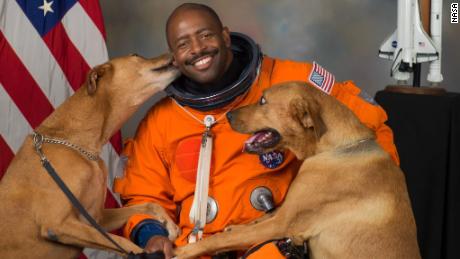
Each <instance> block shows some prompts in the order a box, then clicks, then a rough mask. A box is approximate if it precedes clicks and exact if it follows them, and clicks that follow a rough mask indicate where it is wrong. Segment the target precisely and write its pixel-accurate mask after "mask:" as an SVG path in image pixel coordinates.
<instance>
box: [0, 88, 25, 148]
mask: <svg viewBox="0 0 460 259" xmlns="http://www.w3.org/2000/svg"><path fill="white" fill-rule="evenodd" d="M0 118H2V123H0V135H2V136H3V138H4V141H5V143H6V144H7V145H8V146H9V148H10V150H12V151H13V152H14V153H16V152H18V150H19V148H20V147H21V145H22V142H23V141H24V136H26V135H28V134H30V133H31V132H32V128H31V127H30V125H29V123H28V122H27V120H26V118H24V116H23V115H22V113H21V111H19V109H18V107H17V106H16V104H15V103H14V102H13V101H12V100H11V98H10V96H9V95H8V93H7V92H5V89H4V87H3V85H2V84H0Z"/></svg>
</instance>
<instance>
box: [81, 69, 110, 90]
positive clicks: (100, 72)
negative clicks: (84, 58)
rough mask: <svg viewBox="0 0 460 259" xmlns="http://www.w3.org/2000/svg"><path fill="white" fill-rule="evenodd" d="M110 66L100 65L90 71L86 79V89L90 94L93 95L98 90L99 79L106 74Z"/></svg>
mask: <svg viewBox="0 0 460 259" xmlns="http://www.w3.org/2000/svg"><path fill="white" fill-rule="evenodd" d="M107 68H108V65H107V64H103V65H99V66H96V67H94V68H93V69H91V70H90V71H89V73H88V77H87V79H86V90H87V91H88V94H89V95H93V94H94V93H95V92H96V90H97V83H98V81H99V79H100V78H101V77H102V76H104V73H105V72H106V70H107Z"/></svg>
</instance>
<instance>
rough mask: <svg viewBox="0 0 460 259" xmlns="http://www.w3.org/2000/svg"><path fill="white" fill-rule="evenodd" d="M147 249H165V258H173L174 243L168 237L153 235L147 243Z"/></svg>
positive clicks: (148, 250) (154, 250)
mask: <svg viewBox="0 0 460 259" xmlns="http://www.w3.org/2000/svg"><path fill="white" fill-rule="evenodd" d="M145 251H146V252H148V253H153V252H156V251H163V253H164V254H165V259H171V258H172V257H173V243H172V242H171V240H169V239H168V238H167V237H164V236H153V237H152V238H150V239H149V241H148V242H147V244H146V245H145Z"/></svg>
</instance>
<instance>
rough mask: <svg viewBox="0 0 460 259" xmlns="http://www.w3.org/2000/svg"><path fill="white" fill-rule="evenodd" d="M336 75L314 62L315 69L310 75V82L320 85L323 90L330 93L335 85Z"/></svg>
mask: <svg viewBox="0 0 460 259" xmlns="http://www.w3.org/2000/svg"><path fill="white" fill-rule="evenodd" d="M334 81H335V77H334V75H333V74H331V73H330V72H329V71H327V70H326V69H324V68H323V67H321V66H320V65H318V64H317V63H316V62H313V69H312V70H311V72H310V75H309V76H308V82H310V83H311V84H312V85H314V86H316V87H318V88H319V89H320V90H321V91H323V92H325V93H327V94H330V93H331V91H332V87H333V86H334Z"/></svg>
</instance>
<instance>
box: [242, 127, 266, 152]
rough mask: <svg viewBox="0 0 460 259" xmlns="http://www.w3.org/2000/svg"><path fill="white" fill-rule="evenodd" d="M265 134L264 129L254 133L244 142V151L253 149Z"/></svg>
mask: <svg viewBox="0 0 460 259" xmlns="http://www.w3.org/2000/svg"><path fill="white" fill-rule="evenodd" d="M265 135H266V132H264V131H259V132H256V133H254V134H253V135H252V136H251V137H250V138H249V139H248V140H246V141H245V142H244V149H243V151H249V150H253V149H254V147H255V146H256V145H257V144H258V142H259V140H260V139H262V138H263V137H264V136H265Z"/></svg>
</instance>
